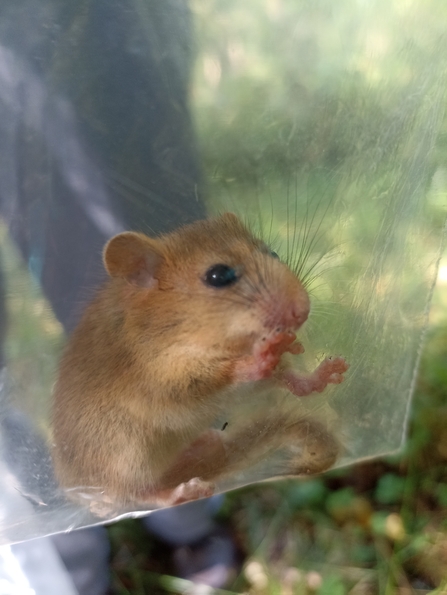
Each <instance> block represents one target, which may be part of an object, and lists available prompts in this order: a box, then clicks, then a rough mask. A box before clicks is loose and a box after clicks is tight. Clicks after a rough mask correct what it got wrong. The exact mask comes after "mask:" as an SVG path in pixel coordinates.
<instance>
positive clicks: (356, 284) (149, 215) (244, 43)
mask: <svg viewBox="0 0 447 595" xmlns="http://www.w3.org/2000/svg"><path fill="white" fill-rule="evenodd" d="M0 17H1V18H0V154H1V159H0V208H1V213H0V214H1V217H2V226H1V230H0V231H1V252H2V264H1V270H2V283H1V289H2V299H1V304H0V306H1V312H0V314H1V316H0V331H1V332H0V339H1V342H2V364H3V370H2V376H1V391H0V407H1V408H0V415H1V450H0V453H1V460H0V483H1V484H2V485H1V489H0V494H1V496H0V543H4V544H7V543H11V542H16V541H20V540H24V539H27V538H32V537H37V536H43V535H47V534H50V533H54V532H57V531H67V530H70V529H74V528H78V527H81V526H86V525H89V524H94V523H99V522H104V520H111V519H114V518H117V517H119V516H121V515H125V514H135V515H136V514H144V512H145V511H146V510H147V509H148V508H151V507H150V506H148V505H146V506H145V505H144V503H141V502H139V503H135V504H129V503H123V502H114V501H113V499H112V500H110V498H108V497H105V498H103V496H104V493H103V492H106V491H107V490H104V489H103V488H104V486H101V485H88V486H85V485H79V486H75V487H73V486H71V489H70V494H71V496H73V495H76V496H78V498H77V501H78V502H79V500H80V501H81V502H82V504H79V503H77V502H74V501H73V500H72V499H70V498H67V497H66V495H65V493H64V490H63V489H62V488H60V487H59V486H58V482H57V478H56V477H55V474H54V472H53V463H52V459H51V455H50V448H51V444H52V443H53V434H52V431H53V430H52V427H51V420H50V417H51V414H50V411H51V402H52V397H51V393H52V389H53V385H54V382H55V378H56V375H57V365H58V361H59V358H60V356H61V353H62V350H63V346H64V344H65V343H66V340H67V339H66V337H67V336H68V335H70V334H71V333H72V331H73V329H74V328H75V327H76V325H77V323H78V321H79V318H80V315H81V313H82V311H83V309H84V307H85V305H86V304H87V303H88V302H89V301H90V300H91V299H92V297H93V296H94V295H95V289H96V288H97V287H98V286H99V285H100V284H101V283H102V282H103V281H104V279H105V278H106V273H105V271H104V268H103V265H102V262H101V251H102V247H103V245H104V244H105V242H106V241H107V240H108V239H109V238H110V237H111V236H113V235H114V234H116V233H119V232H121V231H123V230H126V229H129V230H137V231H143V232H144V233H147V234H148V235H151V236H153V237H154V236H156V235H158V234H160V233H165V232H168V231H170V230H172V229H175V228H177V227H178V226H179V225H182V224H186V223H190V222H192V221H194V220H197V219H203V218H205V217H206V216H207V215H208V214H212V213H221V212H224V211H233V212H235V213H237V214H238V215H239V216H240V218H241V219H243V220H245V221H247V222H248V223H249V224H250V226H251V227H252V228H253V229H254V231H255V234H259V235H260V236H261V237H262V239H263V240H264V241H265V242H266V243H267V244H268V245H269V248H270V249H271V250H273V251H275V252H276V253H277V254H278V255H279V257H280V259H281V260H282V261H283V262H288V263H289V264H290V265H291V266H292V265H293V266H294V267H295V269H296V270H298V271H299V275H301V277H306V281H307V285H306V287H307V290H308V291H309V293H310V296H311V303H312V309H311V314H310V317H309V320H308V321H307V322H306V324H305V325H304V327H303V328H302V329H300V330H299V331H298V339H299V341H300V342H301V343H302V344H303V346H304V349H305V351H304V353H303V354H300V355H294V356H293V358H292V359H293V362H294V367H295V368H296V369H297V370H302V371H303V370H307V371H308V372H311V371H312V370H314V369H315V368H316V366H317V365H318V363H319V362H321V361H322V360H323V359H324V358H325V357H327V356H342V357H344V358H345V359H346V361H347V362H348V363H349V366H350V367H349V370H348V371H347V372H346V374H345V379H344V381H343V382H342V383H341V384H339V385H330V386H328V387H327V388H326V389H325V390H324V392H322V393H321V394H317V393H314V394H311V395H309V396H308V397H306V398H299V397H296V396H294V395H292V394H291V393H290V392H289V391H287V390H286V389H285V388H281V387H279V386H277V387H275V388H272V387H271V386H270V385H269V386H268V387H266V386H264V385H263V384H259V385H256V386H255V387H254V388H253V386H252V385H250V387H249V389H250V390H249V389H248V388H247V387H246V386H244V387H242V388H240V389H239V390H237V391H236V394H235V396H234V398H231V399H228V403H227V405H226V406H225V407H223V408H222V409H221V410H219V414H218V415H216V417H215V419H214V420H213V422H212V424H210V427H212V428H214V429H216V430H217V431H219V432H222V433H224V432H227V433H228V432H234V435H235V436H238V435H241V436H243V435H246V434H247V433H249V432H250V431H251V432H254V433H256V432H257V431H258V430H259V435H261V434H262V436H266V437H268V436H271V435H272V434H275V432H274V430H275V423H276V424H278V428H279V422H278V419H279V420H281V419H292V418H293V419H299V420H305V421H306V423H308V425H307V426H306V427H307V428H308V430H309V435H308V437H307V439H305V438H303V436H301V437H300V440H298V442H297V443H296V444H291V445H290V448H289V449H288V450H287V449H284V448H275V447H274V444H275V442H274V440H272V447H271V448H268V444H267V445H266V448H264V445H263V447H262V448H263V449H264V450H262V449H261V450H262V456H258V457H256V456H251V455H249V454H247V456H246V461H245V464H243V463H244V457H242V461H241V464H240V465H239V466H238V468H237V471H235V472H234V473H232V474H230V475H229V476H222V477H220V476H219V477H218V479H217V481H216V492H220V491H225V490H228V489H232V488H235V487H237V486H240V485H245V484H247V483H250V482H255V481H260V480H265V479H270V478H275V477H277V476H282V475H284V474H288V473H286V472H285V470H286V471H287V470H288V467H287V457H290V455H291V452H292V451H293V452H294V453H295V454H296V455H297V456H298V459H299V457H300V456H303V457H304V454H303V453H304V451H305V449H306V448H307V447H308V445H309V444H314V445H316V446H315V448H316V449H317V450H318V448H321V449H323V454H324V449H325V448H326V447H328V448H329V449H330V448H331V447H330V446H328V445H335V444H336V445H337V446H336V452H335V451H334V452H332V454H329V456H328V457H327V458H328V461H330V462H329V463H328V465H326V466H330V465H332V466H340V465H346V464H350V463H353V462H355V461H358V460H360V459H364V458H366V457H374V456H378V455H382V454H385V453H390V452H393V451H395V450H397V449H398V448H399V447H400V446H401V445H402V443H403V440H404V437H405V431H406V424H407V418H408V411H409V407H410V398H411V391H412V385H413V382H414V377H415V373H416V370H417V361H418V354H419V350H420V346H421V339H422V335H423V330H424V326H425V322H426V315H427V312H428V307H429V302H430V293H431V290H432V287H433V283H434V279H435V275H436V264H437V258H438V255H439V247H440V240H441V231H442V226H443V220H444V206H445V196H446V189H447V177H446V175H447V174H446V171H445V168H444V166H443V165H442V163H443V162H445V147H444V144H443V138H444V135H445V127H446V124H445V117H444V107H445V101H446V98H447V87H446V62H447V59H446V56H447V52H446V50H447V48H446V47H445V43H446V41H445V36H444V30H445V26H446V25H447V12H446V9H445V7H444V4H443V2H442V0H438V1H435V0H432V1H430V2H426V1H422V0H420V1H416V0H414V1H413V2H397V0H396V2H394V1H393V2H386V3H385V2H381V1H379V0H377V1H375V2H369V3H365V2H348V1H346V2H339V3H336V4H335V3H332V2H327V3H325V2H320V3H305V2H296V1H295V0H282V1H281V0H274V1H273V0H269V1H268V2H262V3H261V2H258V1H257V0H253V2H244V3H239V2H230V1H227V2H225V1H222V2H209V1H206V2H205V1H202V0H195V1H194V2H192V3H191V5H190V6H188V5H186V3H183V2H171V1H167V0H123V1H122V2H110V1H109V0H100V1H98V0H95V1H91V2H86V3H82V5H81V4H79V6H77V5H76V3H74V4H73V3H69V2H65V1H63V0H38V1H36V0H28V1H26V0H22V1H20V2H17V0H15V1H14V2H12V0H11V2H9V1H7V2H3V3H2V6H1V8H0ZM272 258H273V257H272ZM293 266H292V268H293ZM200 314H201V312H200V311H197V314H195V316H196V318H195V319H194V326H195V327H196V326H197V325H200V324H202V322H203V324H205V323H206V324H208V327H209V326H210V325H211V326H212V325H213V321H210V320H209V319H206V317H205V316H204V317H203V320H201V316H200ZM225 316H228V324H229V325H231V321H232V319H233V318H232V316H233V313H232V311H231V309H230V308H229V311H228V313H226V314H225ZM219 322H220V321H219ZM173 376H174V371H173ZM281 416H283V417H282V418H281ZM75 417H76V416H74V418H73V423H75V422H76V419H75ZM269 420H276V421H272V422H271V426H269V423H270V422H269ZM253 424H254V425H253ZM256 424H258V426H256ZM250 428H251V430H250ZM253 428H254V429H253ZM100 429H101V428H100V427H98V434H100V433H101V431H100ZM278 431H279V430H278ZM67 440H69V436H68V435H67ZM325 445H326V446H325ZM237 446H238V445H237V444H236V445H235V446H234V448H235V449H237ZM241 448H242V447H241ZM117 450H119V448H118V447H117ZM112 451H113V448H112V449H110V452H111V456H112V457H113V456H114V455H113V452H112ZM286 451H287V452H286ZM87 452H88V448H87ZM92 455H93V451H92ZM332 455H336V456H332ZM129 458H130V459H131V458H132V457H129ZM332 459H334V460H332ZM324 469H325V465H322V466H321V469H320V470H324ZM297 474H298V475H306V470H305V469H301V473H297Z"/></svg>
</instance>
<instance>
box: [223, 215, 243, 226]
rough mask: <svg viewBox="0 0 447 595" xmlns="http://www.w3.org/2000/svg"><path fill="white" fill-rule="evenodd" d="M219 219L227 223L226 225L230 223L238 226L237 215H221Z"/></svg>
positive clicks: (239, 222)
mask: <svg viewBox="0 0 447 595" xmlns="http://www.w3.org/2000/svg"><path fill="white" fill-rule="evenodd" d="M220 218H221V219H223V220H224V221H227V222H228V223H232V224H233V225H240V224H241V221H240V219H239V217H238V216H237V215H235V214H234V213H230V212H227V213H223V214H222V215H221V216H220Z"/></svg>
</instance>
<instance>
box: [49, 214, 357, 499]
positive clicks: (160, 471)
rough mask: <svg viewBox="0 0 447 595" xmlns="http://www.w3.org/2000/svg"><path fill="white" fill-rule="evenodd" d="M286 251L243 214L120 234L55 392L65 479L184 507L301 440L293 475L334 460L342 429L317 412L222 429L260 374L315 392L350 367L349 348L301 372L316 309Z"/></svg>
mask: <svg viewBox="0 0 447 595" xmlns="http://www.w3.org/2000/svg"><path fill="white" fill-rule="evenodd" d="M275 256H276V255H274V254H273V253H272V252H271V251H270V250H269V248H268V247H267V246H266V245H265V244H264V243H263V242H262V241H261V240H259V239H257V238H256V237H254V236H253V235H252V234H251V233H250V232H249V231H248V229H247V228H246V227H245V226H244V225H243V224H242V223H241V222H240V221H239V220H238V218H237V217H236V216H235V215H232V214H230V213H227V214H225V215H222V216H221V217H219V218H215V219H209V220H204V221H198V222H196V223H193V224H190V225H187V226H185V227H183V228H180V229H179V230H177V231H175V232H173V233H170V234H166V235H163V236H160V237H159V238H157V239H153V238H149V237H147V236H145V235H143V234H139V233H133V232H126V233H122V234H119V235H118V236H115V237H114V238H112V239H111V240H110V241H109V242H108V244H107V245H106V247H105V249H104V265H105V267H106V269H107V272H108V273H109V276H110V278H109V281H108V282H107V283H106V284H105V285H104V286H103V287H102V289H101V290H100V291H99V293H98V294H97V296H96V298H95V299H94V301H93V302H92V303H91V304H90V306H88V307H87V309H86V311H85V313H84V316H83V318H82V320H81V322H80V323H79V325H78V327H77V328H76V330H75V331H74V333H73V335H72V337H71V338H70V341H69V343H68V346H67V348H66V351H65V353H64V355H63V358H62V361H61V364H60V369H59V375H58V379H57V382H56V385H55V390H54V409H53V423H54V447H53V459H54V463H55V468H56V472H57V475H58V477H59V479H60V482H61V485H62V486H63V487H65V488H76V487H93V488H99V489H101V490H102V491H103V492H104V493H105V494H106V495H107V497H108V498H110V499H112V500H116V501H117V502H119V503H123V504H125V503H131V502H139V503H146V502H147V503H161V504H175V503H179V502H183V501H187V500H191V499H195V498H200V497H204V496H209V495H211V494H212V493H213V491H214V482H215V481H217V480H219V479H220V478H222V477H224V476H228V475H229V474H231V473H233V472H239V471H241V470H243V469H244V467H246V466H248V465H249V464H251V463H253V462H255V461H257V460H259V459H260V458H262V457H264V456H267V454H268V453H269V452H271V451H273V450H275V449H278V448H284V447H287V446H288V445H292V446H293V445H296V444H298V445H301V446H302V451H301V454H300V455H299V456H297V457H293V456H292V455H291V456H290V457H289V463H288V464H287V468H286V469H285V470H284V475H290V474H292V475H293V474H303V473H318V472H321V471H323V470H325V469H327V468H328V467H330V466H331V465H332V464H333V463H334V461H335V458H336V456H337V444H336V441H335V439H334V438H332V436H331V435H330V434H329V433H328V432H327V431H326V430H324V428H322V426H321V425H320V424H319V423H317V422H316V421H310V420H309V419H306V420H300V419H295V420H294V419H290V418H285V417H284V414H280V413H278V415H277V418H276V419H272V418H271V417H270V418H269V419H268V420H263V419H262V418H261V419H259V418H258V419H255V418H253V419H252V420H249V419H248V420H247V424H246V427H245V428H243V430H241V429H238V430H237V432H236V434H235V433H234V432H233V433H232V432H231V431H228V432H219V431H217V430H212V429H210V428H211V427H212V424H213V421H214V420H215V419H216V417H217V416H218V415H219V413H220V412H221V410H222V408H223V406H225V404H227V403H228V402H230V399H231V398H232V396H233V395H234V394H235V393H237V391H238V389H239V388H240V387H243V386H246V385H247V384H249V383H251V384H252V385H253V386H256V383H262V384H263V385H265V386H267V385H268V384H269V383H270V384H271V385H272V386H274V385H277V386H278V385H281V386H283V387H287V388H288V389H289V390H290V391H291V392H292V393H293V394H295V395H297V396H304V395H308V394H310V393H312V392H315V391H317V392H321V391H322V390H324V388H325V387H326V386H327V384H328V383H334V384H337V383H339V382H341V381H342V380H343V376H342V374H343V372H345V371H346V370H347V367H348V366H347V364H346V363H345V361H344V360H343V358H328V359H326V360H324V361H323V362H322V363H321V364H320V366H319V367H318V368H317V369H316V370H315V372H313V374H310V375H308V376H300V375H298V374H297V373H295V372H293V371H292V370H291V369H290V368H289V366H288V363H287V362H286V359H287V358H286V357H285V354H286V353H287V352H288V353H289V354H298V353H301V352H302V350H303V349H302V346H301V345H300V344H299V343H297V342H296V335H295V333H296V331H297V330H298V329H299V328H300V327H301V325H302V324H303V323H304V322H305V321H306V319H307V317H308V314H309V307H310V305H309V297H308V294H307V292H306V290H305V288H304V287H303V285H302V284H301V283H300V281H299V279H298V278H297V277H296V275H295V274H294V273H293V272H292V271H291V270H290V269H289V268H288V267H287V265H286V264H284V263H282V262H281V261H280V260H279V259H278V258H275ZM267 421H268V423H267ZM291 452H294V451H293V449H292V450H291Z"/></svg>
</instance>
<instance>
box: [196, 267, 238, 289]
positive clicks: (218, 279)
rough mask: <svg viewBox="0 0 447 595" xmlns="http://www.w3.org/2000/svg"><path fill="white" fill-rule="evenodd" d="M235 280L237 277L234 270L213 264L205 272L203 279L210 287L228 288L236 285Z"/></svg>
mask: <svg viewBox="0 0 447 595" xmlns="http://www.w3.org/2000/svg"><path fill="white" fill-rule="evenodd" d="M237 280H238V276H237V273H236V271H235V269H233V268H231V267H229V266H228V265H226V264H213V266H212V267H210V268H209V269H208V270H207V271H206V273H205V277H204V281H205V283H206V284H207V285H211V287H228V285H232V284H233V283H236V281H237Z"/></svg>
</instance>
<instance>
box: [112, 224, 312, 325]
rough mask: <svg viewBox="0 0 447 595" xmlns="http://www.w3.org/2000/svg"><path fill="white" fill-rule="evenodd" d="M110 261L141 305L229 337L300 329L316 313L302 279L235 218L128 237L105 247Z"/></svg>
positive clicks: (117, 276)
mask: <svg viewBox="0 0 447 595" xmlns="http://www.w3.org/2000/svg"><path fill="white" fill-rule="evenodd" d="M104 264H105V267H106V269H107V271H108V273H109V275H110V276H111V277H112V279H116V280H117V281H119V282H121V283H123V282H124V283H125V284H126V285H127V286H128V287H129V291H131V293H132V294H133V295H138V296H139V298H138V299H139V301H138V303H139V304H141V305H143V304H144V300H145V296H146V297H147V300H148V301H147V305H148V308H150V307H151V306H152V307H155V303H156V304H157V305H156V309H157V312H160V307H161V305H162V304H163V302H164V303H165V304H166V307H167V308H171V310H172V315H173V316H174V318H181V316H180V314H184V315H185V316H188V315H190V316H191V317H193V318H194V319H195V320H201V321H202V322H203V324H208V325H213V326H214V327H215V328H217V329H220V332H222V333H225V332H226V331H225V329H226V330H227V331H228V329H229V328H230V327H231V328H232V329H233V331H234V332H237V330H238V329H240V330H241V329H245V331H247V332H252V333H259V332H264V331H272V330H277V329H281V330H287V329H289V330H292V331H295V330H297V329H298V328H299V327H300V326H301V325H302V324H303V323H304V322H305V320H306V319H307V317H308V314H309V298H308V294H307V292H306V290H305V288H304V287H303V285H302V283H301V282H300V281H299V279H298V278H297V277H296V275H295V274H294V273H293V272H292V271H291V270H290V269H289V267H288V266H287V265H286V264H284V263H283V262H281V261H280V260H279V258H278V256H277V255H276V254H275V253H274V252H272V251H271V249H270V248H269V247H268V246H267V245H266V244H265V243H264V242H263V241H262V240H260V239H259V238H256V237H255V236H254V235H253V234H252V233H251V232H250V231H249V230H248V228H247V227H246V226H245V225H243V223H242V222H241V221H240V220H239V219H238V218H237V217H236V215H233V214H232V213H225V214H224V215H222V216H220V217H216V218H212V219H207V220H203V221H197V222H195V223H192V224H190V225H186V226H184V227H182V228H180V229H178V230H176V231H175V232H172V233H169V234H166V235H163V236H160V237H158V238H156V239H154V238H149V237H148V236H146V235H144V234H140V233H134V232H125V233H121V234H119V235H117V236H115V237H114V238H112V239H111V240H110V241H109V242H108V244H107V245H106V247H105V249H104ZM174 310H175V313H174ZM148 315H149V312H148Z"/></svg>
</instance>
